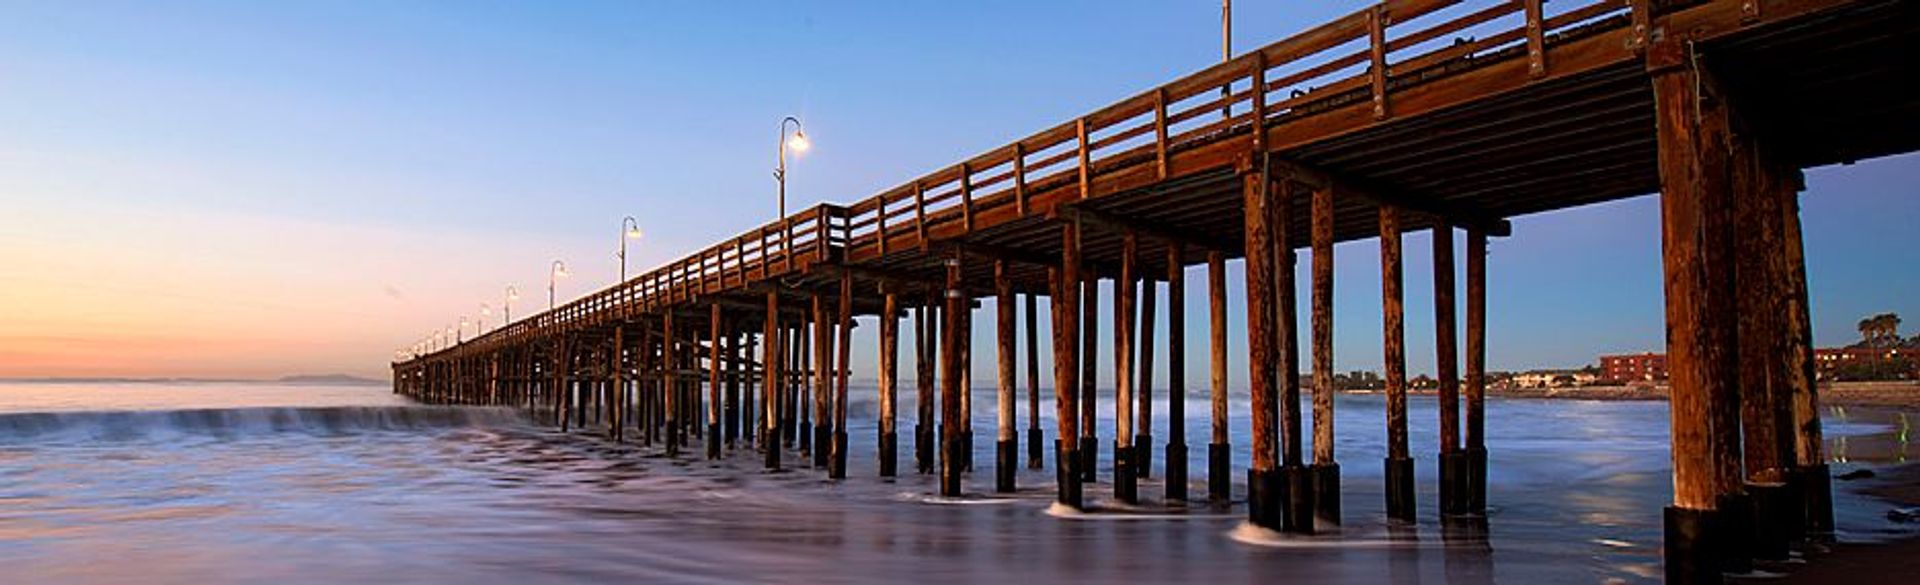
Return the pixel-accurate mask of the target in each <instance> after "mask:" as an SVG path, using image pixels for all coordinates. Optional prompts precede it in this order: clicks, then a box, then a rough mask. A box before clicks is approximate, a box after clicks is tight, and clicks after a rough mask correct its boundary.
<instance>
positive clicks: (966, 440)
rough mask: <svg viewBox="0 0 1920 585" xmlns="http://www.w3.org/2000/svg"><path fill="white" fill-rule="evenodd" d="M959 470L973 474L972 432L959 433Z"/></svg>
mask: <svg viewBox="0 0 1920 585" xmlns="http://www.w3.org/2000/svg"><path fill="white" fill-rule="evenodd" d="M960 469H961V470H963V471H966V472H968V473H972V472H973V431H972V430H971V429H969V430H963V431H960Z"/></svg>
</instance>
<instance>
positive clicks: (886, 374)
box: [879, 290, 900, 477]
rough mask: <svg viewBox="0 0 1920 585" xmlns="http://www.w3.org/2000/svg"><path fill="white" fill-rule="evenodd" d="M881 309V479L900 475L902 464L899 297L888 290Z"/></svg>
mask: <svg viewBox="0 0 1920 585" xmlns="http://www.w3.org/2000/svg"><path fill="white" fill-rule="evenodd" d="M885 297H886V298H885V300H884V301H883V303H884V304H883V305H882V308H881V310H880V360H879V361H880V374H879V378H880V453H879V455H880V477H893V476H895V475H897V474H898V467H899V464H900V458H899V449H900V447H899V445H900V434H899V431H898V428H899V423H898V420H897V415H896V413H897V412H898V411H899V406H898V405H899V389H898V388H897V384H896V383H895V380H896V377H897V376H898V375H899V373H900V366H899V363H900V295H898V294H895V293H894V291H892V290H888V291H886V294H885Z"/></svg>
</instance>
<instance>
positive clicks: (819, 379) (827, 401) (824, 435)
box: [801, 293, 833, 469]
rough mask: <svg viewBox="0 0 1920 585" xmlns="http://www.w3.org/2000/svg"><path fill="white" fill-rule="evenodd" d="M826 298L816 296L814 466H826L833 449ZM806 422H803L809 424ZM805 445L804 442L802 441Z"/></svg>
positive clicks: (830, 336)
mask: <svg viewBox="0 0 1920 585" xmlns="http://www.w3.org/2000/svg"><path fill="white" fill-rule="evenodd" d="M827 313H828V310H827V300H826V298H824V297H823V296H821V295H820V294H818V293H815V294H814V295H813V343H812V344H811V345H812V348H813V349H812V352H813V376H811V377H809V379H810V380H812V382H811V383H809V384H808V391H809V392H811V393H812V394H813V439H812V446H813V466H814V467H816V468H821V469H824V468H826V467H827V460H828V459H829V457H828V455H829V453H828V452H829V451H831V450H832V443H833V439H832V434H833V415H832V413H831V412H830V410H829V409H831V408H833V404H832V400H833V394H832V392H833V390H832V389H833V377H832V376H833V366H832V365H831V364H832V363H833V362H832V361H831V360H832V358H833V349H832V348H833V318H832V317H831V316H829V315H828V314H827ZM806 424H807V423H804V422H803V423H801V426H803V427H804V426H806ZM803 444H804V443H803Z"/></svg>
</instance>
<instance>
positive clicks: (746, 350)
mask: <svg viewBox="0 0 1920 585" xmlns="http://www.w3.org/2000/svg"><path fill="white" fill-rule="evenodd" d="M767 320H768V321H771V320H772V318H768V319H767ZM762 329H765V326H764V325H763V326H762ZM756 339H759V338H757V337H755V336H754V335H753V334H752V333H743V334H741V336H740V340H741V341H743V342H745V343H744V344H742V345H741V346H740V347H739V350H740V351H739V354H740V357H741V359H742V361H741V364H740V367H739V369H738V370H737V371H738V373H739V374H740V377H741V380H740V386H741V388H740V417H739V418H740V444H741V445H743V446H751V445H753V444H755V441H754V439H755V436H756V435H758V434H759V433H757V432H754V429H757V428H760V427H762V426H764V425H763V424H761V422H760V421H761V419H762V418H763V417H762V416H761V415H759V412H760V411H759V410H756V409H755V407H754V402H756V401H755V400H754V399H753V396H754V394H755V393H759V392H764V390H762V388H763V387H765V386H766V385H767V379H766V373H767V372H766V362H764V361H758V362H756V361H755V360H753V352H754V349H756V347H757V346H758V345H759V343H757V342H756V341H755V340H756ZM763 359H764V358H763Z"/></svg>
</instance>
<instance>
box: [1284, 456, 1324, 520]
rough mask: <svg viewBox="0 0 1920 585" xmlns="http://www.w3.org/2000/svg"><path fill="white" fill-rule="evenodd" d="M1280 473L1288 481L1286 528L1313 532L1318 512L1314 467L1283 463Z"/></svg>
mask: <svg viewBox="0 0 1920 585" xmlns="http://www.w3.org/2000/svg"><path fill="white" fill-rule="evenodd" d="M1280 475H1281V476H1282V478H1283V481H1285V482H1286V496H1287V498H1286V518H1285V519H1284V522H1283V524H1284V525H1285V526H1284V528H1285V529H1286V531H1287V532H1292V533H1294V534H1313V533H1314V525H1313V517H1314V515H1315V514H1316V513H1317V512H1318V508H1317V507H1316V506H1315V504H1314V501H1313V497H1314V490H1315V487H1316V486H1315V481H1314V480H1315V477H1316V476H1315V474H1314V472H1313V469H1312V468H1309V467H1307V466H1305V465H1283V466H1281V467H1280Z"/></svg>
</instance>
